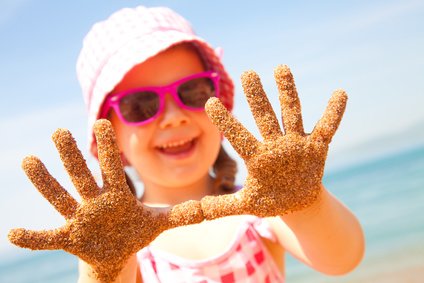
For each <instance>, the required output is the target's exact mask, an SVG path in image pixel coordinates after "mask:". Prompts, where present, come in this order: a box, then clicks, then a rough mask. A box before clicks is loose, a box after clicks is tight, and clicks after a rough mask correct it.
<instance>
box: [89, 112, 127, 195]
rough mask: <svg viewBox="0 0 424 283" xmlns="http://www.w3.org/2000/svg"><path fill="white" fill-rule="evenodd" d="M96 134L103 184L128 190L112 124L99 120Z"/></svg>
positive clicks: (95, 129) (95, 127)
mask: <svg viewBox="0 0 424 283" xmlns="http://www.w3.org/2000/svg"><path fill="white" fill-rule="evenodd" d="M94 134H95V135H96V140H97V148H98V154H99V163H100V169H101V171H102V174H103V182H104V183H105V184H110V185H113V187H115V188H121V189H123V188H126V187H127V186H126V179H125V173H124V167H123V165H122V161H121V155H120V154H119V149H118V145H117V143H116V137H115V133H114V131H113V128H112V124H111V123H110V122H109V121H108V120H105V119H100V120H97V121H96V123H95V124H94Z"/></svg>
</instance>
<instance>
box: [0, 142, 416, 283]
mask: <svg viewBox="0 0 424 283" xmlns="http://www.w3.org/2000/svg"><path fill="white" fill-rule="evenodd" d="M323 182H324V185H325V186H326V188H327V189H328V190H330V191H331V192H332V193H333V194H334V195H336V196H337V197H338V198H339V199H341V200H342V201H343V202H344V203H345V204H346V205H347V206H348V207H349V208H350V209H351V210H352V211H353V212H354V213H355V214H356V215H357V217H358V218H359V220H360V222H361V224H362V226H363V228H364V231H365V237H366V252H365V256H364V259H363V260H362V262H361V264H360V265H359V266H358V267H357V268H356V269H355V270H353V271H352V272H350V273H348V274H346V275H342V276H326V275H322V274H320V273H318V272H315V271H313V270H312V269H311V268H309V267H307V266H305V265H304V264H302V263H300V262H298V261H296V260H295V259H294V258H292V257H290V256H287V259H286V261H287V266H286V276H287V277H286V279H287V282H294V283H306V282H402V283H403V282H412V283H414V282H424V145H421V146H416V147H414V148H408V149H405V150H402V151H400V152H396V153H391V154H386V155H384V156H380V157H377V158H373V159H372V160H367V161H363V162H358V163H355V164H352V165H350V166H347V167H345V168H343V169H339V170H331V171H329V172H326V174H325V177H324V180H323ZM77 265H78V263H77V259H76V257H74V256H72V255H70V254H67V253H65V252H61V251H37V252H23V253H22V254H20V255H19V256H13V257H7V258H5V257H4V256H3V257H2V256H1V255H0V283H38V282H43V283H53V282H54V283H56V282H61V283H62V282H63V283H71V282H77V276H78V271H77V269H78V267H77Z"/></svg>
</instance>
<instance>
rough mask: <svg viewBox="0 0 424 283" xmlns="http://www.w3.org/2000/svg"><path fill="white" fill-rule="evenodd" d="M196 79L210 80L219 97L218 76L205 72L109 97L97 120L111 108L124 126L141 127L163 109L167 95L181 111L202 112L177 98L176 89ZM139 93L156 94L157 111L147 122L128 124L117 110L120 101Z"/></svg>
mask: <svg viewBox="0 0 424 283" xmlns="http://www.w3.org/2000/svg"><path fill="white" fill-rule="evenodd" d="M198 78H208V79H210V80H211V81H212V83H213V85H214V87H215V96H214V97H219V74H218V73H217V72H215V71H206V72H201V73H196V74H193V75H190V76H187V77H184V78H182V79H179V80H177V81H175V82H173V83H171V84H169V85H166V86H148V87H138V88H132V89H128V90H125V91H122V92H119V93H116V94H112V95H109V96H108V97H107V98H106V100H105V102H104V104H103V107H102V111H101V114H100V115H99V119H101V118H106V117H107V116H108V113H109V111H110V109H111V108H113V109H114V110H115V113H116V114H117V115H118V117H119V119H120V120H121V121H122V122H123V123H124V124H126V125H130V126H141V125H145V124H148V123H150V122H152V121H153V120H155V119H156V118H157V117H158V116H159V115H160V114H161V113H162V112H163V110H164V109H165V95H166V94H167V93H169V94H170V95H171V96H172V97H173V98H174V101H175V102H176V103H177V105H178V106H179V107H181V108H182V109H185V110H190V111H204V109H205V108H204V107H199V108H198V107H190V106H187V105H185V104H184V103H183V102H182V101H181V99H180V97H179V96H178V87H179V86H180V85H182V84H183V83H186V82H188V81H190V80H193V79H198ZM140 91H149V92H154V93H156V95H157V96H158V97H159V108H158V111H157V112H156V114H155V115H153V116H152V117H150V118H149V119H147V120H144V121H139V122H129V121H127V120H126V119H125V118H124V117H123V116H122V114H121V110H120V108H119V103H120V100H121V99H122V98H123V97H126V96H128V95H131V94H134V93H137V92H140Z"/></svg>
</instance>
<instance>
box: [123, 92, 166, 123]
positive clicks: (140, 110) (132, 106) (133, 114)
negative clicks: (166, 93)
mask: <svg viewBox="0 0 424 283" xmlns="http://www.w3.org/2000/svg"><path fill="white" fill-rule="evenodd" d="M119 110H120V111H121V115H122V117H124V119H125V120H126V121H127V122H142V121H146V120H148V119H150V118H152V117H153V116H154V115H155V114H156V113H157V112H158V111H159V96H158V95H157V94H156V93H155V92H151V91H140V92H135V93H132V94H130V95H126V96H124V97H123V98H121V100H120V102H119Z"/></svg>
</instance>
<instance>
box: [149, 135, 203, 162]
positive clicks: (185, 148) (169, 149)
mask: <svg viewBox="0 0 424 283" xmlns="http://www.w3.org/2000/svg"><path fill="white" fill-rule="evenodd" d="M198 141H199V139H198V137H194V138H185V139H179V140H173V141H168V142H165V143H163V144H161V145H158V146H155V149H156V150H157V151H158V152H159V153H160V154H161V155H162V156H165V157H168V158H173V159H185V158H188V157H190V156H191V155H192V154H193V153H194V151H195V149H196V147H197V144H198Z"/></svg>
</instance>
